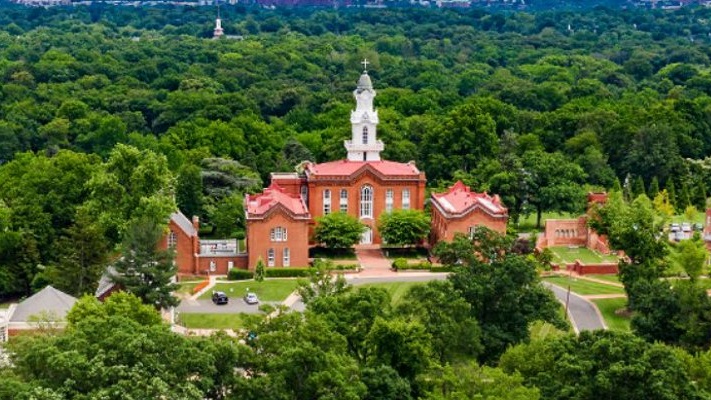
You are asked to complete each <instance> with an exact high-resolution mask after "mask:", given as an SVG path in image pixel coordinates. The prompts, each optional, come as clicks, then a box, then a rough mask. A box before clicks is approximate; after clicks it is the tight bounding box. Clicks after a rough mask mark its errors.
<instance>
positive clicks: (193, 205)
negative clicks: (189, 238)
mask: <svg viewBox="0 0 711 400" xmlns="http://www.w3.org/2000/svg"><path fill="white" fill-rule="evenodd" d="M202 190H203V188H202V176H201V170H200V167H198V166H195V165H192V164H188V165H185V166H183V168H181V169H180V172H179V173H178V178H177V181H176V184H175V201H176V203H177V205H178V208H179V209H180V211H182V212H183V214H185V215H187V216H188V218H191V217H193V216H194V215H197V216H202V215H203V194H202Z"/></svg>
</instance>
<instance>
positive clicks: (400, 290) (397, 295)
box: [356, 282, 424, 305]
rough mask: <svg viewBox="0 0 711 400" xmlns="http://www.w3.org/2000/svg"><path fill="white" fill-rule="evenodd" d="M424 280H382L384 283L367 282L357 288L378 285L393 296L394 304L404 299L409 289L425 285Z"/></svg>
mask: <svg viewBox="0 0 711 400" xmlns="http://www.w3.org/2000/svg"><path fill="white" fill-rule="evenodd" d="M423 284H424V282H382V283H367V284H365V285H358V286H356V288H361V287H377V288H382V289H385V290H387V291H388V293H389V294H390V297H391V298H392V304H393V305H398V304H400V302H401V301H402V298H403V297H404V296H405V293H407V291H408V290H410V288H411V287H413V286H416V285H423Z"/></svg>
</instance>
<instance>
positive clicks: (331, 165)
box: [306, 160, 420, 176]
mask: <svg viewBox="0 0 711 400" xmlns="http://www.w3.org/2000/svg"><path fill="white" fill-rule="evenodd" d="M365 166H369V167H371V168H373V169H374V170H375V171H377V172H379V173H380V174H382V175H385V176H389V175H397V176H403V175H412V176H419V175H420V170H419V169H417V167H416V166H415V163H413V162H410V163H399V162H395V161H386V160H381V161H348V160H338V161H330V162H325V163H321V164H308V165H307V166H306V169H307V171H308V172H309V173H311V174H312V175H317V176H350V175H353V174H354V173H356V172H357V171H359V170H360V169H361V168H363V167H365Z"/></svg>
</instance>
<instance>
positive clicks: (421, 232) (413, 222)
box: [378, 210, 430, 246]
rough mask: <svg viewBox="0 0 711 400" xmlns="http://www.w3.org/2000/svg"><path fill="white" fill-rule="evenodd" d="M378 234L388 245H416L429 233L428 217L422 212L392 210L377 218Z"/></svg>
mask: <svg viewBox="0 0 711 400" xmlns="http://www.w3.org/2000/svg"><path fill="white" fill-rule="evenodd" d="M378 232H380V236H381V237H382V238H383V241H384V242H385V243H386V244H389V245H395V246H409V245H416V244H418V243H420V242H421V241H422V240H424V239H425V238H427V235H428V234H429V233H430V217H429V216H428V215H427V214H426V213H425V212H424V211H422V210H393V211H392V212H389V213H383V214H381V215H380V218H378Z"/></svg>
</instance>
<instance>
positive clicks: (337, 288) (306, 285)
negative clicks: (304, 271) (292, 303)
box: [297, 259, 350, 304]
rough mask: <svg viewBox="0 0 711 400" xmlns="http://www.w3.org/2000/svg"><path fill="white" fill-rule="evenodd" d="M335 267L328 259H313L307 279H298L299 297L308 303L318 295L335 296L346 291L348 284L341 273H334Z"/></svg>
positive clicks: (348, 287)
mask: <svg viewBox="0 0 711 400" xmlns="http://www.w3.org/2000/svg"><path fill="white" fill-rule="evenodd" d="M335 271H336V267H335V266H334V265H333V262H332V261H330V260H320V259H318V260H316V261H314V268H312V269H311V270H310V271H309V279H308V280H305V279H299V280H298V285H299V286H298V288H297V291H298V292H299V297H301V300H302V301H303V302H304V303H305V304H309V303H311V302H312V301H314V300H315V299H316V298H319V297H326V296H337V295H340V294H342V293H346V292H347V291H348V290H349V289H350V286H349V285H348V282H346V279H345V278H344V277H343V274H338V273H334V272H335Z"/></svg>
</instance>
